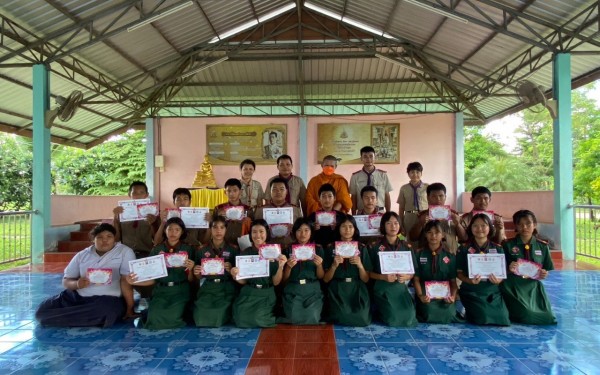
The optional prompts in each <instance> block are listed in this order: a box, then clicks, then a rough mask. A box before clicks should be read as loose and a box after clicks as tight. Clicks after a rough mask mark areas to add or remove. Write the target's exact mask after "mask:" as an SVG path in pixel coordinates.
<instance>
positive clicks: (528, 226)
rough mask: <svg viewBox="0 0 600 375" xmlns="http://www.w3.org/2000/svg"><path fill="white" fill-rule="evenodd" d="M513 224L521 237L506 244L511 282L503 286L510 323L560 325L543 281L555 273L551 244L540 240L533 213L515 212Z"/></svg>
mask: <svg viewBox="0 0 600 375" xmlns="http://www.w3.org/2000/svg"><path fill="white" fill-rule="evenodd" d="M513 223H514V224H515V229H516V232H517V235H516V236H515V238H513V239H511V240H508V241H507V242H505V243H504V253H505V254H506V263H507V264H508V270H509V272H508V278H507V279H506V280H505V281H504V282H503V283H502V284H500V291H501V292H502V296H503V297H504V301H505V302H506V307H507V308H508V314H509V317H510V320H511V321H512V322H513V323H521V324H538V325H549V324H556V317H555V316H554V314H553V313H552V307H551V306H550V300H549V299H548V296H547V295H546V290H545V289H544V284H542V282H541V281H540V280H543V279H545V278H546V277H548V271H550V270H553V269H554V264H553V263H552V258H551V257H550V248H549V246H548V243H547V242H545V241H542V240H540V239H538V238H537V237H536V235H537V228H536V227H537V219H536V218H535V215H534V214H533V212H531V211H529V210H520V211H517V212H515V214H514V215H513Z"/></svg>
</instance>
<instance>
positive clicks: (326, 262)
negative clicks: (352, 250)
mask: <svg viewBox="0 0 600 375" xmlns="http://www.w3.org/2000/svg"><path fill="white" fill-rule="evenodd" d="M358 250H359V251H360V261H361V262H362V264H363V267H364V268H365V271H367V272H370V271H372V270H373V266H372V265H371V257H370V256H369V249H368V248H367V247H366V246H365V244H363V243H361V242H359V243H358ZM333 258H335V243H333V244H331V245H329V246H328V247H327V250H325V256H324V257H323V268H325V269H326V270H328V269H330V268H331V267H332V265H333ZM333 278H334V279H345V278H352V279H355V280H359V279H360V271H359V270H358V267H357V266H355V265H354V264H350V260H349V259H344V263H342V264H340V265H339V266H338V268H336V270H335V273H334V274H333Z"/></svg>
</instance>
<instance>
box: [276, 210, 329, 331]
mask: <svg viewBox="0 0 600 375" xmlns="http://www.w3.org/2000/svg"><path fill="white" fill-rule="evenodd" d="M292 237H293V238H294V244H293V245H291V246H289V247H288V248H287V249H286V252H285V255H286V256H287V259H288V261H287V263H286V266H285V269H284V271H283V281H284V283H286V285H285V288H284V290H283V312H284V314H285V316H284V317H282V318H280V319H278V320H277V321H278V322H279V323H290V324H319V320H320V319H321V310H322V309H323V293H322V292H321V285H320V284H319V280H320V279H322V278H323V274H324V273H325V272H324V271H323V248H322V247H321V246H319V245H316V244H314V243H311V237H312V228H311V223H310V221H309V220H308V219H306V218H299V219H298V220H296V221H295V222H294V226H293V228H292ZM308 244H312V245H314V247H315V252H314V257H313V259H311V260H298V259H296V257H295V256H294V252H293V246H294V245H308Z"/></svg>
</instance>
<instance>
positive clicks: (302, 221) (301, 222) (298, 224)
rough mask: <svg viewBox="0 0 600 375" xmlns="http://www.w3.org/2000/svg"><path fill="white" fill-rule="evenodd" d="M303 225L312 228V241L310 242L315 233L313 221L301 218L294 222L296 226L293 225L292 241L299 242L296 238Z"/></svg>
mask: <svg viewBox="0 0 600 375" xmlns="http://www.w3.org/2000/svg"><path fill="white" fill-rule="evenodd" d="M303 225H308V227H309V228H310V239H309V241H310V240H312V237H313V232H314V226H313V223H312V221H310V220H309V219H308V218H307V217H299V218H297V219H296V221H294V225H292V239H293V240H294V241H298V239H297V238H296V232H297V231H298V229H300V227H301V226H303Z"/></svg>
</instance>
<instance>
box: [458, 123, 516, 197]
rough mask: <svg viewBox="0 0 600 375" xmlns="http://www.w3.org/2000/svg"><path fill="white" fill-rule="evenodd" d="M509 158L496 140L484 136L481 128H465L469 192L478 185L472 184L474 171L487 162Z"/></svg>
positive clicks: (466, 176) (466, 173)
mask: <svg viewBox="0 0 600 375" xmlns="http://www.w3.org/2000/svg"><path fill="white" fill-rule="evenodd" d="M506 156H508V153H507V152H506V151H504V149H503V148H502V144H501V143H500V142H498V140H496V139H495V138H493V137H492V138H490V137H487V136H484V135H483V134H482V128H481V127H475V126H470V127H465V181H466V187H467V191H469V190H471V189H472V188H474V187H475V186H477V185H476V184H474V183H473V182H472V178H473V176H474V171H475V169H476V168H477V166H480V165H485V164H486V163H487V162H489V161H491V160H494V159H497V158H503V157H506Z"/></svg>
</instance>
